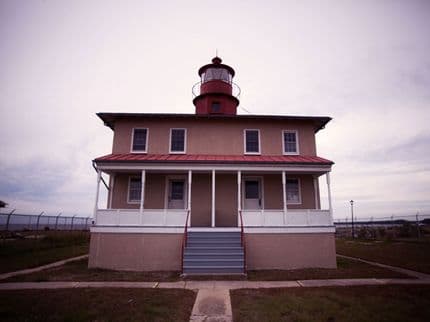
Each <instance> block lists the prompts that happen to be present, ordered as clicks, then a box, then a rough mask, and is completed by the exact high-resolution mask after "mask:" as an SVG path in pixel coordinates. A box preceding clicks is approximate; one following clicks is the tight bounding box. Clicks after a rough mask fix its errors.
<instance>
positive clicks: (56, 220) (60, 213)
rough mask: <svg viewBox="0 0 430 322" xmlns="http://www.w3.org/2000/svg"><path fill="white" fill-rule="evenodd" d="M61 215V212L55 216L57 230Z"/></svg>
mask: <svg viewBox="0 0 430 322" xmlns="http://www.w3.org/2000/svg"><path fill="white" fill-rule="evenodd" d="M60 216H61V212H60V213H59V214H58V215H57V217H56V218H55V229H54V230H57V226H58V218H59V217H60Z"/></svg>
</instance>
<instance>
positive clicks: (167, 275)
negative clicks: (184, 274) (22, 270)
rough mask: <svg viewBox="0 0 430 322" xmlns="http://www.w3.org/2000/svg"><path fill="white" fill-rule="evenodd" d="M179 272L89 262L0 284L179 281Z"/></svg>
mask: <svg viewBox="0 0 430 322" xmlns="http://www.w3.org/2000/svg"><path fill="white" fill-rule="evenodd" d="M179 275H180V273H179V272H128V271H113V270H107V269H98V268H91V269H89V268H88V260H87V259H84V260H80V261H75V262H69V263H66V264H65V265H63V266H58V267H54V268H50V269H46V270H43V271H40V272H36V273H32V274H26V275H20V276H15V277H11V278H8V279H6V280H3V281H0V282H48V281H49V282H52V281H140V282H153V281H157V282H158V281H159V282H174V281H179V280H180V277H179Z"/></svg>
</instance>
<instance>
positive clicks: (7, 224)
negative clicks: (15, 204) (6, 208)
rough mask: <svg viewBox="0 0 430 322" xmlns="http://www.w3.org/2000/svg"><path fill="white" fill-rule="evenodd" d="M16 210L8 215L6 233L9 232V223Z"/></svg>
mask: <svg viewBox="0 0 430 322" xmlns="http://www.w3.org/2000/svg"><path fill="white" fill-rule="evenodd" d="M15 210H16V209H14V210H12V211H11V212H10V213H9V214H8V215H7V220H6V231H8V230H9V221H10V216H12V214H13V213H14V211H15Z"/></svg>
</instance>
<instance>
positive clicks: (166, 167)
mask: <svg viewBox="0 0 430 322" xmlns="http://www.w3.org/2000/svg"><path fill="white" fill-rule="evenodd" d="M97 169H99V170H105V171H108V170H135V171H142V170H173V171H188V170H194V171H208V172H210V171H212V170H215V171H233V172H237V171H239V170H240V171H257V172H258V171H266V172H282V171H286V172H287V174H288V172H298V173H311V172H317V173H319V172H321V173H322V174H323V173H327V172H330V171H331V166H326V167H324V166H316V167H314V166H296V165H291V166H281V167H280V166H274V165H273V164H267V165H266V164H265V165H261V166H249V165H242V166H240V165H219V164H217V165H193V164H185V165H184V164H176V165H170V164H169V165H166V164H164V165H161V164H148V163H141V164H133V165H131V164H130V165H124V164H115V163H112V164H106V165H98V166H97Z"/></svg>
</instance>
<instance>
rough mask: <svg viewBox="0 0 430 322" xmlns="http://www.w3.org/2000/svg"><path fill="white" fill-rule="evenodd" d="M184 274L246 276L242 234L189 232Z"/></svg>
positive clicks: (234, 232)
mask: <svg viewBox="0 0 430 322" xmlns="http://www.w3.org/2000/svg"><path fill="white" fill-rule="evenodd" d="M186 234H187V237H186V242H185V245H184V246H185V247H184V253H183V274H185V275H189V274H196V275H198V274H243V273H245V271H244V267H245V265H244V260H245V255H244V249H243V247H242V239H241V232H240V231H228V232H226V231H224V232H221V231H220V232H217V231H187V232H186Z"/></svg>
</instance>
